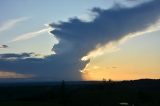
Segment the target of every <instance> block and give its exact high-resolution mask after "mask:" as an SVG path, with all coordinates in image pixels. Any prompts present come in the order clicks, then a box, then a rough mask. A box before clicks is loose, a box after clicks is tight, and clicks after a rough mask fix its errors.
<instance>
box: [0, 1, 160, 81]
mask: <svg viewBox="0 0 160 106" xmlns="http://www.w3.org/2000/svg"><path fill="white" fill-rule="evenodd" d="M159 10H160V1H159V0H39V1H36V0H1V1H0V12H1V16H0V82H5V81H61V80H68V81H74V80H102V79H103V78H105V79H112V80H133V79H141V78H153V79H158V78H160V46H159V45H160V42H159V41H160V36H159V35H160V12H159Z"/></svg>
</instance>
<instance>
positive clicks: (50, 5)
mask: <svg viewBox="0 0 160 106" xmlns="http://www.w3.org/2000/svg"><path fill="white" fill-rule="evenodd" d="M0 2H1V3H0V7H1V9H0V12H1V13H3V15H1V17H0V25H1V26H2V25H4V24H5V23H7V22H8V21H12V20H16V19H20V20H21V19H22V20H21V21H20V22H17V23H16V24H15V26H14V27H12V28H9V29H8V30H5V31H1V32H0V35H1V36H0V42H1V44H3V43H4V44H6V42H7V44H8V45H9V46H10V47H9V48H8V49H5V50H0V53H7V52H10V53H11V52H14V53H20V52H37V53H41V54H50V53H51V48H52V46H53V43H54V42H55V39H54V37H53V36H52V35H49V34H48V33H43V34H41V36H39V37H36V38H33V39H30V40H26V41H23V42H14V43H8V41H10V40H12V39H14V38H15V37H17V36H20V35H23V34H26V33H30V32H35V31H38V30H41V29H43V28H45V26H44V24H49V23H51V22H58V21H62V20H67V19H68V18H69V17H74V16H82V17H83V16H85V14H87V13H88V11H89V10H90V9H92V8H93V7H102V8H109V7H110V6H111V5H113V1H110V2H105V0H101V1H98V2H97V0H94V1H92V0H86V1H75V0H69V1H62V0H47V1H38V2H37V1H33V0H24V1H21V0H16V1H14V0H13V1H9V0H2V1H0ZM77 4H78V5H77ZM23 18H25V19H23ZM39 48H41V49H39Z"/></svg>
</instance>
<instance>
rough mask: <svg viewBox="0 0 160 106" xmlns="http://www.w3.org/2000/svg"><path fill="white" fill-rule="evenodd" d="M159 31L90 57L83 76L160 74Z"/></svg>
mask: <svg viewBox="0 0 160 106" xmlns="http://www.w3.org/2000/svg"><path fill="white" fill-rule="evenodd" d="M159 33H160V31H157V32H153V33H150V34H146V35H145V36H144V35H143V36H139V37H136V38H133V39H131V40H129V41H127V42H126V43H124V44H123V45H121V46H120V47H119V49H120V50H118V51H116V52H112V53H104V54H103V55H101V56H97V57H95V58H92V59H91V62H90V64H89V65H88V66H87V67H86V68H85V72H84V73H82V78H83V79H84V80H102V79H103V78H105V79H112V80H134V79H142V78H152V79H159V78H160V47H159V46H158V45H159V40H160V37H159Z"/></svg>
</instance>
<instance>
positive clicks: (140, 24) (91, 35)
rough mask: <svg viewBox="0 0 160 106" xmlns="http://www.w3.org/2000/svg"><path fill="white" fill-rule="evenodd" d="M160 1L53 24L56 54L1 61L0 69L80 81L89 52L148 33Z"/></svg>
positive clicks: (156, 17)
mask: <svg viewBox="0 0 160 106" xmlns="http://www.w3.org/2000/svg"><path fill="white" fill-rule="evenodd" d="M159 10H160V1H159V0H154V1H150V2H147V3H143V4H141V5H138V6H136V7H131V8H127V7H122V6H120V5H115V6H114V7H113V8H111V9H107V10H104V9H100V8H94V9H92V12H93V13H95V14H96V17H95V19H94V20H92V21H89V22H84V21H82V20H80V19H78V18H71V19H70V20H69V21H68V22H60V23H52V24H50V26H51V27H53V28H54V30H53V31H51V33H53V34H54V35H55V36H56V37H57V39H58V40H59V43H58V44H57V45H55V46H54V47H53V50H54V51H55V52H56V54H55V55H51V56H47V57H45V58H44V59H36V58H27V59H16V60H14V61H9V60H5V59H2V60H0V70H9V71H14V72H17V73H23V74H33V75H35V79H37V80H45V79H46V80H81V73H80V72H79V70H83V69H84V68H85V66H86V64H87V63H88V62H89V60H88V61H81V58H82V57H83V56H85V55H87V54H88V53H89V52H90V51H92V50H94V49H96V48H97V45H99V46H103V45H106V44H107V43H109V42H111V41H119V40H120V39H122V38H124V37H125V36H126V35H128V34H130V33H136V32H140V31H144V30H146V29H147V28H148V27H150V26H152V25H154V24H156V23H157V22H158V20H159V18H160V12H159Z"/></svg>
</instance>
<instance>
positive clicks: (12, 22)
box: [0, 17, 29, 32]
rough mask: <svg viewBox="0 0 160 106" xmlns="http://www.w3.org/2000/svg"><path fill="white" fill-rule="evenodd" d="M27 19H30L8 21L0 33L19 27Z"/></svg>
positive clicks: (22, 18)
mask: <svg viewBox="0 0 160 106" xmlns="http://www.w3.org/2000/svg"><path fill="white" fill-rule="evenodd" d="M27 19H29V18H28V17H20V18H16V19H11V20H8V21H7V22H5V23H3V24H2V25H0V32H3V31H6V30H9V29H11V28H13V27H14V26H15V25H17V24H18V23H20V22H23V21H25V20H27Z"/></svg>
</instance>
